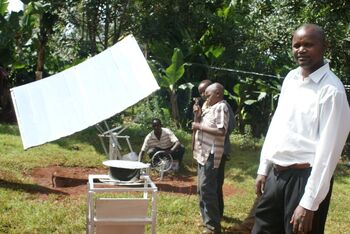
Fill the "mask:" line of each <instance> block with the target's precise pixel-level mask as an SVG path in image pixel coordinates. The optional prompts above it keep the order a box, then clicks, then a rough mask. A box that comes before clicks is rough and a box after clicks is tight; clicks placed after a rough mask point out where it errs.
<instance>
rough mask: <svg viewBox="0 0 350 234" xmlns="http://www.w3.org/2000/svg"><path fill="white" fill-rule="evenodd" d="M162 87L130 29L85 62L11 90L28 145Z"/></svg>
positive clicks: (98, 118) (104, 115)
mask: <svg viewBox="0 0 350 234" xmlns="http://www.w3.org/2000/svg"><path fill="white" fill-rule="evenodd" d="M157 89H159V86H158V84H157V82H156V80H155V78H154V76H153V74H152V72H151V69H150V68H149V66H148V64H147V61H146V59H145V58H144V56H143V54H142V52H141V50H140V48H139V46H138V44H137V42H136V40H135V38H134V37H133V36H132V35H130V36H127V37H125V38H124V39H123V40H121V41H120V42H118V43H117V44H115V45H114V46H112V47H111V48H109V49H107V50H105V51H103V52H102V53H100V54H98V55H96V56H94V57H92V58H90V59H87V60H86V61H84V62H82V63H81V64H78V65H76V66H74V67H72V68H69V69H67V70H65V71H62V72H60V73H58V74H55V75H53V76H50V77H48V78H45V79H42V80H40V81H35V82H32V83H29V84H26V85H23V86H19V87H15V88H13V89H11V95H12V101H13V104H14V107H15V111H16V116H17V120H18V125H19V129H20V132H21V138H22V143H23V147H24V148H25V149H26V148H29V147H32V146H36V145H40V144H43V143H46V142H49V141H53V140H56V139H58V138H61V137H64V136H68V135H70V134H73V133H75V132H77V131H81V130H83V129H85V128H87V127H89V126H92V125H94V124H96V123H99V122H101V121H103V120H105V119H108V118H110V117H112V116H113V115H115V114H117V113H120V112H121V111H123V110H125V109H126V108H128V107H130V106H132V105H134V104H135V103H137V102H138V101H140V100H141V99H143V98H145V97H147V96H148V95H150V94H151V93H152V92H154V91H155V90H157Z"/></svg>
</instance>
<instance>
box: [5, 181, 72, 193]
mask: <svg viewBox="0 0 350 234" xmlns="http://www.w3.org/2000/svg"><path fill="white" fill-rule="evenodd" d="M0 187H3V188H7V189H11V190H15V191H21V192H26V193H30V194H43V195H49V194H56V195H69V194H68V193H65V192H61V191H57V190H54V189H49V188H47V187H43V186H40V185H34V184H21V183H16V182H9V181H6V180H2V179H0Z"/></svg>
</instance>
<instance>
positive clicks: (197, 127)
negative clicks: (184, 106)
mask: <svg viewBox="0 0 350 234" xmlns="http://www.w3.org/2000/svg"><path fill="white" fill-rule="evenodd" d="M200 128H201V124H200V123H197V122H192V130H200Z"/></svg>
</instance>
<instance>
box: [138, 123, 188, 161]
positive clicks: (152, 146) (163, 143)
mask: <svg viewBox="0 0 350 234" xmlns="http://www.w3.org/2000/svg"><path fill="white" fill-rule="evenodd" d="M152 128H153V131H152V132H150V133H149V134H148V135H147V136H146V138H145V140H144V142H143V145H142V148H141V152H140V154H139V159H140V160H142V158H143V156H144V154H145V152H147V154H148V155H149V157H150V158H151V159H152V157H153V155H155V154H156V153H157V152H159V151H161V153H163V154H164V155H171V156H172V159H173V160H177V161H178V162H179V166H180V165H181V162H182V158H183V155H184V153H185V147H184V146H183V145H182V144H181V143H180V141H179V139H178V138H177V137H176V136H175V134H174V133H173V132H172V131H171V130H170V129H168V128H163V127H162V122H161V121H160V119H158V118H154V119H153V120H152ZM153 163H154V162H152V164H153Z"/></svg>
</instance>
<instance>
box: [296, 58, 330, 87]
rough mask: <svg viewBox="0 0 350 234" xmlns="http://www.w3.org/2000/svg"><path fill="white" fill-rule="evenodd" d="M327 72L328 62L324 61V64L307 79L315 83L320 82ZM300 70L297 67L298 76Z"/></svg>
mask: <svg viewBox="0 0 350 234" xmlns="http://www.w3.org/2000/svg"><path fill="white" fill-rule="evenodd" d="M328 71H329V61H327V60H326V61H325V64H324V65H323V66H322V67H320V68H319V69H317V70H316V71H314V72H313V73H311V74H310V75H309V76H308V77H309V78H310V79H311V80H312V81H313V82H315V83H318V82H320V80H321V79H322V78H323V77H324V75H325V74H326V73H327V72H328ZM300 72H301V68H300V67H298V74H299V76H300Z"/></svg>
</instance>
